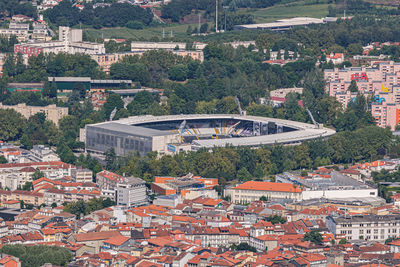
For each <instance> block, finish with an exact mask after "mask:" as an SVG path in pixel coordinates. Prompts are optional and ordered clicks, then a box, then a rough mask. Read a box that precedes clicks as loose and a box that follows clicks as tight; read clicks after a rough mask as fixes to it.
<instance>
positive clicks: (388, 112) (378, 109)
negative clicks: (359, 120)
mask: <svg viewBox="0 0 400 267" xmlns="http://www.w3.org/2000/svg"><path fill="white" fill-rule="evenodd" d="M325 79H326V81H327V83H326V91H327V93H328V94H329V95H330V96H334V97H336V99H337V100H338V101H339V102H340V103H341V104H342V107H343V108H346V107H347V106H348V104H349V103H350V101H353V100H354V98H355V97H356V95H357V92H350V91H349V90H348V89H349V86H350V84H351V82H352V81H356V83H357V87H358V90H359V92H360V93H361V94H364V95H365V96H374V103H373V104H372V108H371V109H372V110H371V112H372V115H373V116H374V118H375V119H376V120H377V125H378V126H380V127H388V126H389V127H390V128H391V129H392V130H394V129H395V127H396V125H398V124H399V118H398V113H399V108H400V63H396V62H393V61H379V62H374V63H373V64H372V66H370V67H352V68H345V69H337V68H335V69H333V70H332V69H331V70H325Z"/></svg>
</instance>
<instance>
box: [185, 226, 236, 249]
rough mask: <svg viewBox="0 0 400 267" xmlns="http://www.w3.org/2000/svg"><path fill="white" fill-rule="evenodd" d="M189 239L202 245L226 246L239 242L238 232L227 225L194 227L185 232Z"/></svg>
mask: <svg viewBox="0 0 400 267" xmlns="http://www.w3.org/2000/svg"><path fill="white" fill-rule="evenodd" d="M185 237H186V238H187V239H189V240H192V241H196V240H197V242H199V241H200V243H201V245H202V246H204V247H228V246H231V245H232V244H239V233H238V232H237V231H233V229H232V228H229V227H221V228H219V227H196V228H191V229H189V230H188V231H187V232H186V233H185Z"/></svg>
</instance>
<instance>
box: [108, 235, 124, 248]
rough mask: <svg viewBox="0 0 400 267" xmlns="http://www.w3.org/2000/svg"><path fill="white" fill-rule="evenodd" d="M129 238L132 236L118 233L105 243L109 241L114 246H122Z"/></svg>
mask: <svg viewBox="0 0 400 267" xmlns="http://www.w3.org/2000/svg"><path fill="white" fill-rule="evenodd" d="M129 239H130V237H127V236H122V235H116V236H113V237H111V238H110V239H108V240H106V241H104V243H107V244H110V245H113V246H121V245H122V244H124V243H125V242H126V241H128V240H129Z"/></svg>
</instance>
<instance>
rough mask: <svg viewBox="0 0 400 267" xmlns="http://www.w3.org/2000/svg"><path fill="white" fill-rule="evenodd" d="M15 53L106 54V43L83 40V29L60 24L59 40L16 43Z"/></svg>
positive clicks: (30, 54)
mask: <svg viewBox="0 0 400 267" xmlns="http://www.w3.org/2000/svg"><path fill="white" fill-rule="evenodd" d="M14 53H15V54H18V53H21V54H23V55H28V57H30V56H37V55H39V54H40V53H44V54H49V53H54V54H58V53H67V54H76V53H83V54H88V55H94V54H104V53H105V47H104V44H98V43H89V42H83V41H82V30H81V29H70V28H69V27H63V26H60V27H59V40H58V41H51V42H37V43H21V44H16V45H14Z"/></svg>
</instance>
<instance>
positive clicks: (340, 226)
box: [326, 215, 400, 242]
mask: <svg viewBox="0 0 400 267" xmlns="http://www.w3.org/2000/svg"><path fill="white" fill-rule="evenodd" d="M326 226H327V228H328V229H329V230H330V232H332V233H333V234H334V235H335V236H336V238H338V237H339V238H346V239H347V240H368V241H378V242H384V241H385V240H386V239H388V238H391V237H394V238H396V237H397V236H398V235H399V233H400V216H399V215H355V216H340V217H333V216H328V217H326Z"/></svg>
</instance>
